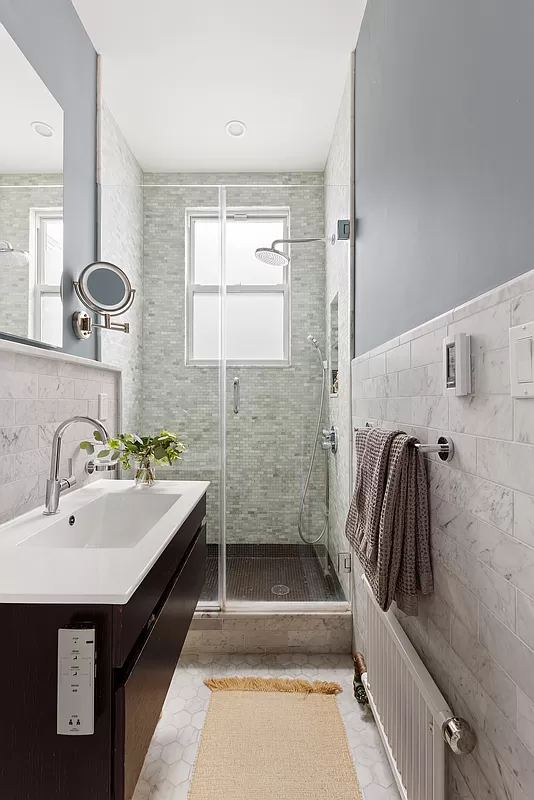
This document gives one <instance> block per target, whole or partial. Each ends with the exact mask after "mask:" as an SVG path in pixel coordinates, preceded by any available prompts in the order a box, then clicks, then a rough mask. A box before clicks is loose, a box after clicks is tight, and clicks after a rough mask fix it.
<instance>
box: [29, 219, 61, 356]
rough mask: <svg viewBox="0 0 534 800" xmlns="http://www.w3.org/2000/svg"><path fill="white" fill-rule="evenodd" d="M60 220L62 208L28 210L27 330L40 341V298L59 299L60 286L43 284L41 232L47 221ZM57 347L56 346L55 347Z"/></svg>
mask: <svg viewBox="0 0 534 800" xmlns="http://www.w3.org/2000/svg"><path fill="white" fill-rule="evenodd" d="M59 219H60V220H61V221H62V222H63V208H61V207H59V206H58V207H50V208H32V209H30V269H31V275H30V307H29V319H28V328H29V331H30V337H31V338H32V339H37V340H39V341H42V320H41V298H42V297H44V296H46V295H52V296H54V297H61V285H60V284H57V285H56V284H51V283H45V280H44V275H45V252H44V243H45V241H46V236H43V234H42V231H44V228H46V225H47V222H48V220H54V221H57V220H59ZM56 346H57V345H56Z"/></svg>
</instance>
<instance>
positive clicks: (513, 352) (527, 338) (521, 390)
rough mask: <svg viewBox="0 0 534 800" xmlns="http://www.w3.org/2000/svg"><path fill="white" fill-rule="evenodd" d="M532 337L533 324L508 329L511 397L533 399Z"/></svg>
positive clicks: (533, 363) (533, 333) (528, 323)
mask: <svg viewBox="0 0 534 800" xmlns="http://www.w3.org/2000/svg"><path fill="white" fill-rule="evenodd" d="M533 337H534V322H527V323H525V324H524V325H516V326H515V328H510V379H511V386H512V397H523V398H528V397H534V362H533V348H532V339H533Z"/></svg>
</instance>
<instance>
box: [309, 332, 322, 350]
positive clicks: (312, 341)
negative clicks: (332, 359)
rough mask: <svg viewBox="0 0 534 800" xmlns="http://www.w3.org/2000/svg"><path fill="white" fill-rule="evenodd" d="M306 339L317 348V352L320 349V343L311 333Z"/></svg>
mask: <svg viewBox="0 0 534 800" xmlns="http://www.w3.org/2000/svg"><path fill="white" fill-rule="evenodd" d="M306 338H307V340H308V341H309V342H310V343H311V344H312V345H313V346H314V347H315V349H316V350H318V349H319V342H318V341H317V339H316V338H315V336H312V335H311V333H309V334H308V336H307V337H306Z"/></svg>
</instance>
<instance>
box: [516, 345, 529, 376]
mask: <svg viewBox="0 0 534 800" xmlns="http://www.w3.org/2000/svg"><path fill="white" fill-rule="evenodd" d="M515 357H516V362H517V380H518V381H519V383H532V338H531V337H530V336H528V337H526V338H525V339H518V340H517V344H516V346H515Z"/></svg>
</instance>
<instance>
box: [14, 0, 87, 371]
mask: <svg viewBox="0 0 534 800" xmlns="http://www.w3.org/2000/svg"><path fill="white" fill-rule="evenodd" d="M0 22H1V23H2V24H3V25H4V26H5V28H6V30H7V31H8V32H9V34H10V35H11V36H12V38H13V39H14V40H15V42H16V43H17V45H18V46H19V47H20V49H21V50H22V52H23V53H24V55H25V56H26V58H27V59H28V61H29V62H30V63H31V65H32V66H33V68H34V69H35V71H36V72H37V73H38V74H39V76H40V77H41V79H42V80H43V81H44V83H45V84H46V86H47V87H48V89H49V90H50V92H51V93H52V94H53V95H54V97H55V98H56V100H57V101H58V103H59V104H60V105H61V107H62V108H63V112H64V142H65V144H64V163H63V171H64V194H63V199H64V220H65V235H64V253H65V261H64V263H65V270H64V286H63V288H64V295H63V303H64V311H65V314H64V316H65V330H64V339H63V342H64V349H65V350H66V351H67V352H69V353H74V354H75V355H79V356H86V357H87V358H94V357H95V352H96V351H95V348H96V341H95V337H91V339H89V340H88V341H80V340H79V339H76V337H75V336H74V334H73V332H72V327H71V324H70V318H71V314H72V312H73V311H76V310H77V309H78V308H80V303H79V301H78V300H77V299H76V297H75V295H74V292H73V290H72V281H73V279H75V278H76V277H77V276H78V275H79V273H80V270H81V269H82V268H83V267H84V266H85V265H86V264H89V263H90V262H91V261H94V258H95V255H96V224H97V218H96V86H97V77H96V76H97V68H96V63H97V59H96V52H95V49H94V47H93V45H92V43H91V40H90V39H89V37H88V35H87V33H86V32H85V29H84V27H83V25H82V23H81V21H80V18H79V17H78V15H77V13H76V11H75V9H74V6H73V5H72V3H71V2H70V0H47V2H46V3H42V2H39V0H0Z"/></svg>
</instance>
